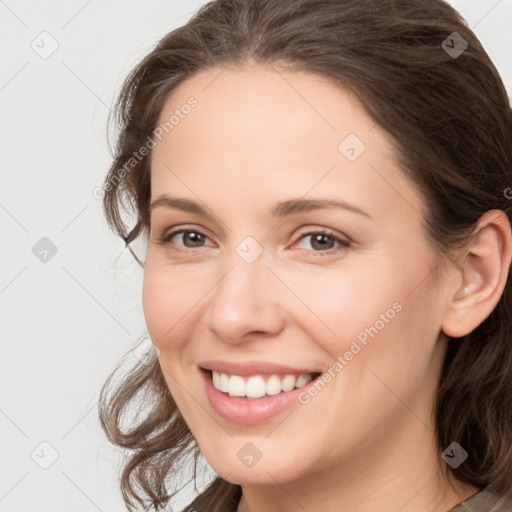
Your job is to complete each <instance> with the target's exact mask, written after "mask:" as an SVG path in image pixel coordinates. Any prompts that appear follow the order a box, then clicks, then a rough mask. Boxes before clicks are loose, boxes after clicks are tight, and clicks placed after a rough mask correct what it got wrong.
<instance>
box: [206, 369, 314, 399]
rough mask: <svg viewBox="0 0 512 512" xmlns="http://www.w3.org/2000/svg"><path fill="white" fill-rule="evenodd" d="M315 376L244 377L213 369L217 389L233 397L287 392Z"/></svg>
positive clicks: (306, 374) (214, 383)
mask: <svg viewBox="0 0 512 512" xmlns="http://www.w3.org/2000/svg"><path fill="white" fill-rule="evenodd" d="M315 376H316V374H311V373H304V374H301V375H253V376H249V377H242V376H240V375H228V374H227V373H223V372H218V371H215V370H213V371H212V381H213V386H214V387H215V389H217V390H218V391H221V392H222V393H227V394H228V395H229V396H231V397H246V398H249V399H257V398H261V397H263V396H273V395H277V394H278V393H287V392H289V391H292V390H293V389H296V388H301V387H302V386H305V385H306V384H307V383H308V382H311V381H312V380H313V379H314V378H315Z"/></svg>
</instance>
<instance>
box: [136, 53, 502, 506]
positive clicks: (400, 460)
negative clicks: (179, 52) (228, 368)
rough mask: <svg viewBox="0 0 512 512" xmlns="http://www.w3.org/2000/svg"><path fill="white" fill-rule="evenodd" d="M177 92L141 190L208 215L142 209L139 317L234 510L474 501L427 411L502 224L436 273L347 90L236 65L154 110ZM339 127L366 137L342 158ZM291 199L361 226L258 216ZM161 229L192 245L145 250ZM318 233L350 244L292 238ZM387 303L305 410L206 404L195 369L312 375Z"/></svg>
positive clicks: (389, 162) (388, 151)
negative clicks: (245, 415)
mask: <svg viewBox="0 0 512 512" xmlns="http://www.w3.org/2000/svg"><path fill="white" fill-rule="evenodd" d="M190 96H194V97H195V98H196V99H197V100H198V105H197V107H196V108H195V109H193V110H192V112H191V113H190V114H189V115H188V116H185V117H184V119H182V120H180V122H179V124H177V125H176V126H175V127H174V128H173V129H172V131H170V132H169V134H168V135H166V136H165V137H164V138H163V139H162V141H161V142H159V143H158V144H157V146H156V147H155V148H154V150H153V153H152V160H151V163H152V169H151V199H152V200H155V199H157V198H159V197H161V196H162V195H163V194H167V195H172V196H173V197H183V198H188V199H191V200H193V201H196V202H198V203H199V204H201V205H202V206H206V207H207V208H208V209H209V210H210V212H211V213H212V215H213V217H212V218H207V217H203V216H201V215H198V214H193V213H187V212H183V211H179V210H177V209H173V208H167V207H165V206H160V207H157V208H155V209H154V210H153V211H152V214H151V233H150V243H149V247H148V252H147V258H146V263H145V271H144V286H143V305H144V314H145V317H146V322H147V327H148V330H149V333H150V335H151V338H152V339H153V341H154V343H155V345H156V346H157V347H158V348H159V349H160V355H159V362H160V365H161V368H162V370H163V373H164V375H165V379H166V382H167V384H168V386H169V389H170V391H171V393H172V395H173V397H174V399H175V401H176V403H177V405H178V407H179V409H180V411H181V413H182V415H183V417H184V418H185V421H186V422H187V424H188V426H189V428H190V430H191V431H192V433H193V435H194V437H195V439H196V440H197V442H198V444H199V447H200V449H201V451H202V453H203V455H204V457H205V458H206V460H207V461H208V463H209V464H210V465H211V466H212V468H213V469H214V470H215V471H216V472H217V473H218V474H219V475H221V476H223V477H224V478H226V479H227V480H229V481H230V482H232V483H236V484H239V485H242V490H243V498H242V500H241V502H240V504H239V508H238V511H239V512H241V511H245V510H251V511H253V510H257V511H258V512H265V511H270V510H280V511H283V512H287V511H296V510H303V509H304V510H308V511H309V512H315V511H320V510H321V511H323V512H328V511H339V510H346V511H351V512H369V511H372V512H374V511H375V510H379V511H381V512H388V511H389V512H391V511H392V512H396V511H397V510H400V511H401V512H412V511H415V512H418V511H420V512H422V511H431V512H432V511H444V510H448V509H449V508H450V507H452V506H454V505H455V504H457V503H459V502H460V501H462V500H463V499H465V498H467V497H469V496H471V495H473V494H475V493H476V492H477V491H478V490H479V489H478V488H476V487H473V486H470V485H466V484H463V483H462V482H459V481H457V480H454V479H449V478H448V475H449V473H448V474H447V471H446V469H447V468H446V464H445V463H444V461H443V460H442V459H441V458H440V450H438V448H437V447H436V444H435V433H434V423H433V417H432V407H433V401H434V397H435V386H436V383H437V380H438V378H439V373H440V368H441V364H442V361H443V357H444V354H445V351H446V347H447V342H448V341H447V335H449V336H463V335H464V334H466V333H467V332H470V331H471V330H472V329H474V328H475V327H476V326H477V325H478V324H479V323H481V322H482V321H483V320H484V319H485V318H486V316H487V315H488V314H489V313H490V312H491V311H492V309H493V308H494V306H495V305H496V303H497V301H498V299H499V296H500V295H501V292H502V290H503V287H504V285H505V281H506V269H507V268H508V266H509V265H510V259H511V234H510V225H509V223H508V221H507V220H506V217H504V215H502V214H501V212H495V211H493V212H490V213H489V215H488V216H485V217H484V218H482V220H481V223H480V224H479V228H478V229H479V232H480V236H478V237H477V238H476V239H475V241H474V242H473V244H472V245H471V246H469V247H467V248H464V249H463V250H461V251H460V252H459V253H457V254H456V255H455V256H456V257H455V258H454V260H453V261H454V263H450V264H448V265H446V268H445V269H444V270H443V272H442V273H439V275H440V276H441V278H440V279H439V280H436V279H434V276H435V275H436V272H438V271H439V272H440V270H439V269H440V267H439V261H440V260H439V258H440V256H439V255H438V254H437V253H436V251H435V250H434V248H433V247H432V246H431V244H430V243H429V241H428V240H427V237H426V235H425V232H424V230H423V227H422V224H421V220H422V215H423V213H424V208H425V205H424V202H423V199H422V197H421V196H420V194H419V193H418V191H417V190H416V188H415V186H414V184H413V183H411V182H410V181H409V180H408V179H407V178H406V177H405V176H404V175H403V174H402V172H401V171H400V169H399V168H398V165H397V164H396V159H395V153H394V148H393V145H392V142H391V139H390V137H389V136H388V135H387V133H386V132H384V131H383V130H382V129H381V128H380V127H379V126H378V125H376V124H375V122H374V121H373V120H372V119H371V118H370V117H369V116H368V114H367V113H366V111H365V110H364V109H363V107H362V105H361V104H360V103H359V102H358V101H357V99H356V98H355V97H354V96H353V95H352V94H350V93H349V92H347V91H345V90H343V89H341V88H339V87H338V86H336V85H335V84H333V83H331V82H329V81H328V80H326V79H325V78H322V77H319V76H315V75H312V74H308V73H304V72H295V71H290V70H288V71H284V70H278V69H277V68H271V67H263V66H261V65H259V64H258V65H257V64H254V63H250V64H247V65H246V66H245V67H244V68H241V69H232V68H228V69H224V70H223V71H222V72H221V70H220V69H215V70H210V71H208V72H201V73H199V74H196V75H195V76H193V77H192V78H191V79H189V80H187V81H186V82H183V83H182V84H180V86H179V87H178V88H177V89H176V90H175V91H174V92H173V94H172V95H171V96H170V97H169V99H168V101H167V103H166V105H165V107H164V109H163V111H162V114H161V120H162V121H165V120H167V119H169V117H170V116H171V115H172V114H173V112H174V110H175V109H176V108H180V106H181V105H183V104H185V103H186V101H187V99H188V98H189V97H190ZM348 134H356V135H357V137H358V138H359V139H360V140H362V141H363V142H364V144H365V145H366V149H365V151H364V152H363V153H362V154H361V155H360V156H359V157H358V158H357V159H356V160H355V161H352V162H351V161H349V160H348V159H347V158H346V157H345V156H344V155H343V154H342V153H341V152H340V151H339V150H338V145H339V144H340V142H342V141H343V140H344V139H345V137H347V135H348ZM302 197H305V198H308V199H311V198H336V199H342V200H344V201H346V202H347V203H350V204H351V205H355V206H357V207H358V208H360V209H362V210H364V211H365V212H366V213H367V214H368V216H370V218H368V217H366V216H364V215H361V214H359V213H355V212H352V211H348V210H345V209H322V210H314V211H310V212H303V213H299V214H294V215H292V216H290V217H285V218H283V219H281V220H279V219H276V218H273V217H272V216H271V214H270V209H271V207H272V205H273V204H274V203H275V202H277V201H282V200H285V199H291V198H302ZM171 228H172V229H171ZM180 228H187V229H190V230H191V231H193V232H194V233H197V232H199V233H202V234H203V235H204V238H202V239H201V240H202V242H200V243H199V244H198V243H197V242H196V243H195V244H194V239H193V238H192V240H191V239H190V237H185V238H184V237H183V236H182V235H176V236H174V238H173V239H172V240H170V241H168V242H167V243H165V244H162V243H159V239H160V238H162V237H163V236H164V235H165V234H167V233H170V232H171V231H174V230H176V229H180ZM322 229H327V230H329V231H332V232H334V235H335V236H339V237H341V238H343V239H348V240H349V241H350V246H349V247H342V246H340V245H339V244H337V243H336V242H334V241H333V240H332V239H330V238H328V239H327V243H328V245H327V249H333V251H334V252H333V253H332V254H330V255H323V254H321V253H322V247H319V246H318V244H315V241H314V239H313V237H311V236H306V237H302V238H301V235H303V234H304V233H306V232H308V231H313V230H316V231H318V230H322ZM247 236H252V237H253V238H254V239H255V240H256V241H257V243H258V244H259V245H260V246H261V248H262V249H263V252H262V254H261V255H260V256H259V257H258V258H257V259H256V260H255V261H254V262H252V263H247V262H246V261H244V259H242V258H241V257H240V256H239V255H238V254H237V252H236V248H237V246H238V245H239V244H240V243H241V242H242V241H243V240H244V239H245V238H246V237H247ZM185 244H186V245H185ZM329 244H330V245H329ZM251 250H252V249H251ZM187 251H188V252H187ZM455 262H456V263H455ZM397 302H398V303H399V304H400V305H401V306H402V310H401V311H400V312H399V313H397V314H396V315H395V317H394V318H393V319H392V320H390V321H389V322H388V323H386V324H385V327H384V328H383V329H381V330H380V331H379V333H378V335H376V336H375V337H374V338H370V339H369V341H368V344H367V345H366V346H365V347H364V348H363V349H362V350H361V351H360V352H359V353H358V354H357V356H356V357H354V358H353V359H352V360H351V361H350V362H349V364H347V365H346V366H345V367H344V368H343V370H342V371H341V372H339V373H337V375H336V377H335V378H334V379H332V380H331V382H329V383H328V384H327V385H326V386H325V388H324V389H323V390H322V391H321V392H320V393H318V395H317V396H316V397H314V398H313V399H312V400H311V402H310V403H309V404H307V405H302V404H299V403H297V404H296V405H294V406H293V408H292V409H289V410H287V411H285V412H284V413H283V414H280V415H279V416H277V417H275V418H273V419H272V420H269V421H267V422H265V423H262V424H259V425H252V426H241V425H237V424H234V423H231V422H228V421H226V420H224V419H222V418H220V417H218V416H217V415H216V414H215V413H214V411H213V410H212V409H211V407H210V405H209V403H208V400H207V398H206V394H205V392H204V389H203V382H202V380H201V379H200V375H199V370H198V365H199V364H200V363H201V362H202V361H205V360H211V359H221V360H228V361H247V360H258V361H273V362H277V363H284V364H288V365H290V366H294V367H305V368H319V369H322V370H327V369H328V368H329V367H331V366H332V364H333V362H334V360H335V359H336V357H338V356H339V355H343V354H344V353H345V351H346V350H348V349H349V347H350V345H351V343H352V341H353V340H354V339H355V338H356V336H357V335H358V334H359V333H360V332H361V331H363V330H364V329H365V328H366V327H369V326H372V325H374V324H375V322H376V321H377V320H378V319H379V318H380V315H381V314H383V313H385V312H386V311H387V310H388V309H389V308H391V307H392V305H393V304H394V303H397ZM461 333H462V334H461ZM290 411H291V414H290ZM247 442H252V443H253V444H254V445H255V446H256V447H257V448H258V450H259V451H260V452H261V454H262V457H261V459H260V460H259V461H258V462H257V463H256V464H255V465H254V466H252V467H250V468H248V467H246V466H245V465H244V464H242V463H241V461H240V460H239V459H238V457H237V452H238V451H239V450H240V449H241V448H242V447H243V446H244V445H245V444H246V443H247ZM466 448H469V447H466Z"/></svg>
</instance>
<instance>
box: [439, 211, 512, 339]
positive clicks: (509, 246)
mask: <svg viewBox="0 0 512 512" xmlns="http://www.w3.org/2000/svg"><path fill="white" fill-rule="evenodd" d="M511 255H512V235H511V228H510V223H509V221H508V218H507V216H506V215H505V213H504V212H503V211H501V210H491V211H488V212H486V213H485V214H484V215H482V217H481V218H480V221H479V222H478V225H477V227H476V228H475V231H474V236H473V237H472V239H471V241H470V242H468V244H467V246H466V247H465V248H464V252H463V256H462V258H461V259H460V264H459V265H458V266H457V268H456V269H454V272H455V273H456V276H454V280H453V282H454V283H455V284H454V286H453V287H451V288H449V289H447V292H448V293H449V294H450V295H448V297H447V299H448V302H447V307H446V311H445V314H444V318H443V322H442V331H443V332H444V333H445V334H446V335H447V336H450V337H452V338H460V337H461V336H465V335H466V334H468V333H470V332H471V331H473V330H474V329H476V327H478V326H479V325H480V324H481V323H482V322H483V321H484V320H485V319H486V318H487V317H488V316H489V315H490V314H491V312H492V311H493V309H494V308H495V307H496V304H497V303H498V301H499V299H500V297H501V295H502V293H503V289H504V288H505V284H506V281H507V277H508V270H509V267H510V261H511V257H512V256H511Z"/></svg>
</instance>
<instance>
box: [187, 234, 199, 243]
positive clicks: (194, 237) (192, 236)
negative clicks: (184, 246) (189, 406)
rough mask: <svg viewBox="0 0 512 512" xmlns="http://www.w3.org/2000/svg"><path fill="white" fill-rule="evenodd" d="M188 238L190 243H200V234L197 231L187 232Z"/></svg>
mask: <svg viewBox="0 0 512 512" xmlns="http://www.w3.org/2000/svg"><path fill="white" fill-rule="evenodd" d="M187 235H188V238H189V240H190V241H191V242H192V245H194V244H195V245H197V244H200V243H201V235H200V234H199V233H194V232H193V231H188V232H187Z"/></svg>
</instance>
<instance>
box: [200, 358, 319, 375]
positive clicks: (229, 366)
mask: <svg viewBox="0 0 512 512" xmlns="http://www.w3.org/2000/svg"><path fill="white" fill-rule="evenodd" d="M199 367H201V368H203V369H205V370H214V371H216V372H220V373H227V374H228V375H239V376H240V377H244V376H249V375H274V374H285V375H303V374H308V373H320V372H319V371H318V370H311V369H310V368H293V367H291V366H285V365H282V364H276V363H272V362H267V361H240V362H230V361H203V362H202V363H200V364H199Z"/></svg>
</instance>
